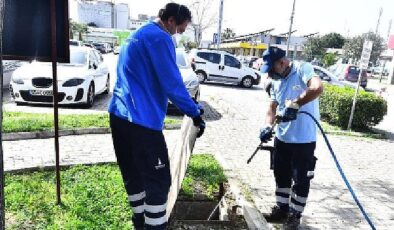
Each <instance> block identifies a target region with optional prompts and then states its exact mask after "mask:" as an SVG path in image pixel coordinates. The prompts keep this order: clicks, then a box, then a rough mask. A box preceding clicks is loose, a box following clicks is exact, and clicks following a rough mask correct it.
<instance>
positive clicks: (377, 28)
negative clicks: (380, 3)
mask: <svg viewBox="0 0 394 230" xmlns="http://www.w3.org/2000/svg"><path fill="white" fill-rule="evenodd" d="M382 14H383V8H382V7H380V9H379V17H378V22H377V23H376V29H375V35H376V36H378V30H379V25H380V18H381V17H382ZM375 42H376V41H375Z"/></svg>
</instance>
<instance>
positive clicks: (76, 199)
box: [5, 165, 131, 229]
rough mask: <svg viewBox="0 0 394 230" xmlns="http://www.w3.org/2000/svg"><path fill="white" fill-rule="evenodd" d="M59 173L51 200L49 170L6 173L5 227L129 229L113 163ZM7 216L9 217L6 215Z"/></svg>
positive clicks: (52, 177)
mask: <svg viewBox="0 0 394 230" xmlns="http://www.w3.org/2000/svg"><path fill="white" fill-rule="evenodd" d="M61 175H62V202H63V205H62V206H58V205H56V204H55V202H56V189H55V175H54V173H53V172H34V173H26V174H22V175H12V174H7V175H6V186H5V197H6V199H5V202H6V212H7V216H8V217H12V218H11V219H12V221H7V229H130V228H131V222H130V217H131V211H130V208H129V207H128V203H127V197H126V194H125V191H124V188H123V182H122V179H121V176H120V173H119V170H118V167H117V166H116V165H101V166H76V167H72V168H70V169H68V170H64V171H62V173H61ZM8 219H10V218H8Z"/></svg>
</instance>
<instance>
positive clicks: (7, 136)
mask: <svg viewBox="0 0 394 230" xmlns="http://www.w3.org/2000/svg"><path fill="white" fill-rule="evenodd" d="M180 128H181V124H165V125H164V129H165V130H175V129H180ZM109 133H111V129H110V128H88V129H74V130H60V131H59V136H70V135H86V134H109ZM54 137H55V132H54V131H41V132H17V133H3V141H18V140H28V139H47V138H54Z"/></svg>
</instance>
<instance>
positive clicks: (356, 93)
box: [347, 69, 363, 130]
mask: <svg viewBox="0 0 394 230" xmlns="http://www.w3.org/2000/svg"><path fill="white" fill-rule="evenodd" d="M362 72H363V70H362V69H361V70H360V74H359V75H358V81H357V88H356V92H355V94H354V96H353V105H352V110H351V112H350V118H349V123H348V125H347V130H350V128H351V127H352V122H353V116H354V110H355V109H356V100H357V95H358V91H359V90H360V84H361V73H362Z"/></svg>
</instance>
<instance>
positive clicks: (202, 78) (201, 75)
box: [196, 71, 207, 83]
mask: <svg viewBox="0 0 394 230" xmlns="http://www.w3.org/2000/svg"><path fill="white" fill-rule="evenodd" d="M196 74H197V77H198V82H200V83H203V82H205V81H206V80H207V74H206V73H205V72H203V71H197V72H196Z"/></svg>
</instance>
